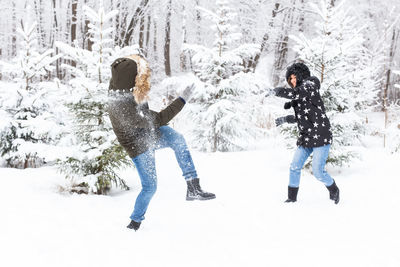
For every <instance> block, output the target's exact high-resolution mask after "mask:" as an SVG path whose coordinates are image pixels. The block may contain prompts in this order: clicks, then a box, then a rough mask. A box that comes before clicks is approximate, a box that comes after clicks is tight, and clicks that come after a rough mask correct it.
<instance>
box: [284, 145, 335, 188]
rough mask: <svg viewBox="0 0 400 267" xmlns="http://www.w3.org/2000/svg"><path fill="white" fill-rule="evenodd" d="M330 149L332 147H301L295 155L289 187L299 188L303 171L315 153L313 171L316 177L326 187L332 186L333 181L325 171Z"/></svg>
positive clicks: (291, 165) (291, 166)
mask: <svg viewBox="0 0 400 267" xmlns="http://www.w3.org/2000/svg"><path fill="white" fill-rule="evenodd" d="M330 147H331V145H325V146H320V147H302V146H299V147H298V148H297V150H296V152H295V153H294V157H293V160H292V163H291V164H290V175H289V186H290V187H299V184H300V173H301V169H302V168H303V166H304V163H305V162H306V160H307V158H308V157H309V156H310V155H311V153H313V160H312V171H313V174H314V176H315V177H316V178H317V179H318V180H319V181H321V182H322V183H324V184H325V185H326V186H330V185H332V184H333V179H332V177H331V176H330V175H329V174H328V173H327V172H326V170H325V164H326V160H327V159H328V155H329V149H330Z"/></svg>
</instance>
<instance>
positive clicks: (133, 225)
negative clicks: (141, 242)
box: [126, 220, 140, 231]
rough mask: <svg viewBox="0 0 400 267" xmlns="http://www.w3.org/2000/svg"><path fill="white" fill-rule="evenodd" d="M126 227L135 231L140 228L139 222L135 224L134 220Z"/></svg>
mask: <svg viewBox="0 0 400 267" xmlns="http://www.w3.org/2000/svg"><path fill="white" fill-rule="evenodd" d="M126 227H127V228H129V229H133V230H135V231H137V230H138V229H139V227H140V222H135V221H134V220H131V223H130V224H129V225H128V226H126Z"/></svg>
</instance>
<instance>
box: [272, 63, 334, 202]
mask: <svg viewBox="0 0 400 267" xmlns="http://www.w3.org/2000/svg"><path fill="white" fill-rule="evenodd" d="M286 81H287V83H288V84H289V86H290V88H284V87H279V88H275V89H273V90H270V91H269V92H268V95H271V94H273V95H276V96H279V97H283V98H287V99H291V101H290V102H288V103H285V108H290V107H293V109H294V112H295V115H294V116H293V115H289V116H286V117H281V118H278V119H277V125H278V126H279V125H280V124H282V123H284V122H289V123H290V122H296V123H297V127H298V131H299V137H298V139H297V150H296V152H295V155H294V158H293V161H292V163H291V165H290V177H289V187H288V200H286V202H295V201H296V200H297V192H298V189H299V184H300V172H301V169H302V168H303V166H304V163H305V161H306V160H307V158H308V157H309V156H310V155H311V153H313V162H312V168H313V174H314V176H315V177H316V178H317V179H318V180H320V181H321V182H323V183H324V184H325V186H326V187H327V188H328V190H329V192H330V198H331V199H332V200H334V202H335V203H336V204H337V203H338V202H339V189H338V187H337V186H336V183H335V181H334V180H333V179H332V177H331V176H330V175H329V174H328V173H327V172H326V170H325V164H326V160H327V159H328V155H329V150H330V146H331V143H332V133H331V131H330V122H329V119H328V117H327V116H326V113H325V106H324V103H323V101H322V98H321V95H320V93H319V89H320V81H319V80H318V78H317V77H314V76H311V74H310V70H309V69H308V67H307V66H306V65H305V64H304V63H294V64H293V65H291V66H289V67H288V68H287V71H286Z"/></svg>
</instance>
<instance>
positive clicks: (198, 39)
mask: <svg viewBox="0 0 400 267" xmlns="http://www.w3.org/2000/svg"><path fill="white" fill-rule="evenodd" d="M196 6H200V0H196ZM196 24H197V28H196V43H197V44H202V43H203V42H202V40H201V13H200V10H198V9H196Z"/></svg>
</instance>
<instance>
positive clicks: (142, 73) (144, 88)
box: [126, 55, 151, 104]
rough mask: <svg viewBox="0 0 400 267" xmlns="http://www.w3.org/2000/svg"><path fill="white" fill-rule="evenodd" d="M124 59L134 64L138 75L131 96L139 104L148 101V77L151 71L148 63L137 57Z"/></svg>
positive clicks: (131, 56)
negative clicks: (130, 60)
mask: <svg viewBox="0 0 400 267" xmlns="http://www.w3.org/2000/svg"><path fill="white" fill-rule="evenodd" d="M126 58H129V59H132V60H133V61H135V62H136V65H137V70H138V73H137V75H136V78H135V87H134V88H133V96H134V97H135V101H136V102H137V103H139V104H141V103H143V102H146V101H147V100H148V93H149V91H150V76H151V71H150V68H149V63H148V62H147V61H146V60H145V59H144V58H143V57H141V56H139V55H130V56H126Z"/></svg>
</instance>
